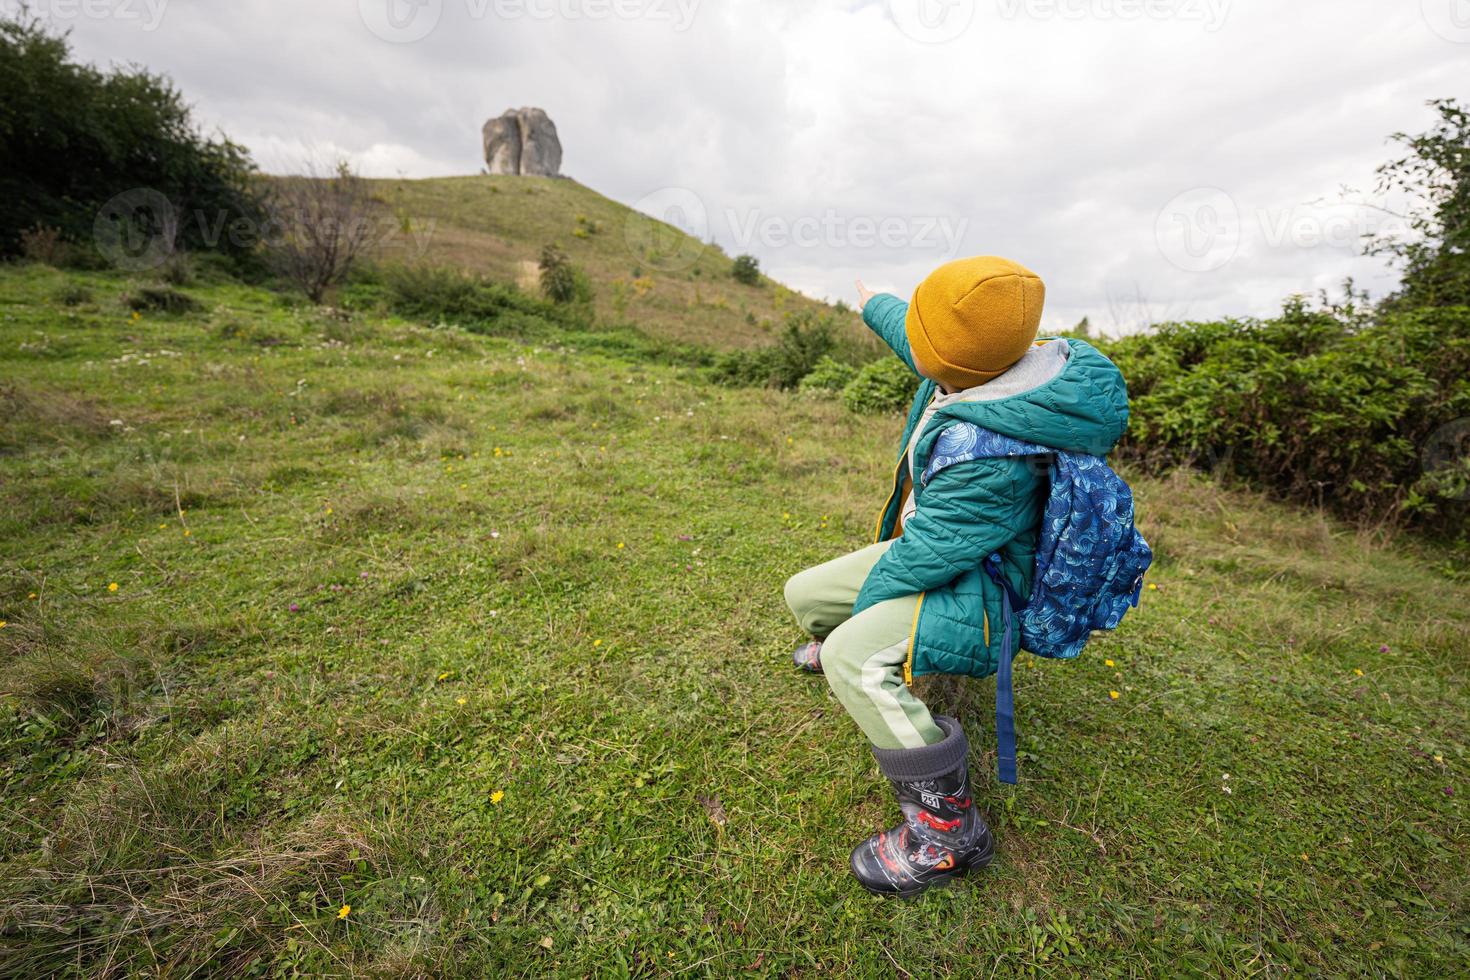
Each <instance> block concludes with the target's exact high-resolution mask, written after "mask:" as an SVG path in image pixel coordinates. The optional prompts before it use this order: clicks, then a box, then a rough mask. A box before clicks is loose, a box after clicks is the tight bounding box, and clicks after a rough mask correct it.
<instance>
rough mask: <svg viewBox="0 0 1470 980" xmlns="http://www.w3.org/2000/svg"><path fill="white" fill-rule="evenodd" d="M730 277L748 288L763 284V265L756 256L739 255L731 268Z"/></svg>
mask: <svg viewBox="0 0 1470 980" xmlns="http://www.w3.org/2000/svg"><path fill="white" fill-rule="evenodd" d="M730 275H731V276H732V277H734V279H735V281H736V282H738V283H741V284H743V285H746V286H759V285H760V284H761V263H760V260H759V259H757V258H756V257H755V256H754V255H737V256H735V262H734V263H733V264H732V265H731V266H730Z"/></svg>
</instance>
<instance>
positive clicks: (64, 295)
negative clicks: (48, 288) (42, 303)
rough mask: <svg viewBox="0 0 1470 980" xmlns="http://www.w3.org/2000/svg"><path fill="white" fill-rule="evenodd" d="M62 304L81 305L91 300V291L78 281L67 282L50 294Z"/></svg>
mask: <svg viewBox="0 0 1470 980" xmlns="http://www.w3.org/2000/svg"><path fill="white" fill-rule="evenodd" d="M51 298H52V299H53V300H55V301H56V302H58V303H60V304H61V305H62V306H81V305H82V304H83V303H90V302H92V291H91V290H90V289H88V288H87V287H86V286H83V285H82V284H81V283H79V282H68V283H66V284H65V285H63V286H61V287H60V288H58V289H57V290H56V292H54V293H52V294H51Z"/></svg>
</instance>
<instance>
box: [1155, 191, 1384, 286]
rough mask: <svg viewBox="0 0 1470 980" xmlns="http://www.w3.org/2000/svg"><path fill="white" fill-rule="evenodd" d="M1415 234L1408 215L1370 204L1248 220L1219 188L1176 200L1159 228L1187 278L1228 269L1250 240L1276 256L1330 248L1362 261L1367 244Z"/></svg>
mask: <svg viewBox="0 0 1470 980" xmlns="http://www.w3.org/2000/svg"><path fill="white" fill-rule="evenodd" d="M1411 231H1412V229H1411V228H1410V227H1409V225H1408V222H1407V220H1406V219H1405V218H1404V217H1403V216H1402V215H1399V214H1396V213H1394V212H1392V211H1390V210H1388V209H1385V208H1382V207H1377V206H1374V205H1372V204H1370V203H1366V202H1365V203H1353V202H1347V201H1338V202H1330V201H1316V202H1308V203H1304V204H1298V205H1293V206H1290V207H1272V208H1256V209H1255V210H1254V211H1253V212H1251V213H1249V214H1242V213H1241V211H1240V209H1239V208H1238V207H1236V204H1235V201H1234V200H1233V199H1232V198H1231V197H1230V195H1229V194H1227V193H1226V192H1225V191H1223V190H1221V189H1220V188H1218V187H1196V188H1193V189H1191V190H1187V191H1185V192H1184V193H1182V194H1179V195H1176V196H1175V197H1174V199H1173V200H1171V201H1170V202H1169V203H1168V204H1166V205H1164V208H1163V210H1161V211H1160V212H1159V215H1158V219H1157V220H1156V221H1155V224H1154V237H1155V240H1156V241H1157V242H1158V246H1159V251H1160V252H1161V253H1162V254H1163V256H1164V257H1165V258H1166V259H1168V260H1169V261H1170V262H1171V263H1173V264H1174V265H1175V266H1177V267H1178V268H1180V269H1184V270H1185V271H1187V272H1214V271H1215V270H1216V269H1220V268H1222V267H1223V266H1225V265H1226V264H1227V263H1228V262H1230V261H1231V260H1232V259H1233V258H1235V255H1236V253H1237V251H1238V250H1239V248H1240V245H1241V242H1242V240H1243V239H1244V238H1245V237H1247V236H1249V238H1250V240H1251V242H1252V243H1255V244H1258V245H1261V246H1264V247H1265V248H1267V249H1270V250H1273V251H1279V250H1282V249H1289V248H1295V249H1318V248H1327V249H1333V250H1336V251H1339V252H1344V253H1348V254H1352V255H1356V254H1359V253H1360V252H1361V251H1362V249H1363V244H1364V242H1366V241H1369V240H1373V239H1378V240H1398V239H1402V238H1404V237H1406V236H1408V235H1409V234H1410V233H1411Z"/></svg>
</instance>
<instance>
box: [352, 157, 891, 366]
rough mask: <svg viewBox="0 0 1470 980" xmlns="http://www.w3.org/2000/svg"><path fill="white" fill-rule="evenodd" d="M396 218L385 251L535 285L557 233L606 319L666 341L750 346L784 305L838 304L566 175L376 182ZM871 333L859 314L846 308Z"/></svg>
mask: <svg viewBox="0 0 1470 980" xmlns="http://www.w3.org/2000/svg"><path fill="white" fill-rule="evenodd" d="M371 184H372V186H373V191H374V196H375V198H376V199H377V200H378V201H379V202H381V203H382V205H383V207H384V208H385V209H386V210H387V211H389V212H391V216H392V217H391V221H390V223H389V225H388V227H390V228H391V227H394V226H395V225H396V228H397V230H396V232H395V233H393V234H391V235H389V236H388V237H387V238H386V240H385V241H384V243H383V247H382V248H381V249H380V251H379V257H380V258H382V259H383V260H386V261H394V262H420V261H422V262H429V263H433V264H439V265H447V266H453V267H458V268H463V269H469V270H473V271H476V272H481V273H484V274H486V275H489V276H491V277H492V278H495V279H498V280H501V281H504V282H515V283H519V284H521V285H522V286H523V287H528V288H530V289H532V290H533V291H534V288H535V284H536V281H537V280H536V264H537V259H538V257H539V256H540V254H541V248H542V246H543V245H545V244H547V243H548V242H555V243H556V244H558V245H560V246H561V247H562V248H563V249H564V250H565V251H566V252H567V254H568V256H569V257H570V258H571V260H572V262H573V263H575V264H576V265H577V266H578V267H579V268H581V269H583V270H584V271H586V272H587V274H588V276H589V278H590V279H591V281H592V284H593V287H594V290H595V304H594V305H595V306H596V309H597V313H598V316H599V318H600V319H602V320H603V321H604V322H612V323H618V322H635V323H637V325H638V326H639V328H640V329H642V330H644V331H645V332H647V333H649V334H651V335H652V336H655V337H659V338H662V339H667V340H674V341H679V342H682V343H693V344H701V345H704V346H707V347H715V348H732V347H749V346H752V345H756V344H759V343H762V342H764V341H766V340H768V339H770V337H771V335H772V334H773V333H774V332H775V331H776V330H777V329H778V328H779V327H780V325H781V322H782V320H783V319H784V317H785V315H786V314H787V313H794V312H798V311H801V310H813V311H818V312H821V313H835V312H837V311H836V310H835V309H834V308H833V307H829V306H828V305H827V304H825V303H821V302H818V301H816V300H813V299H810V298H808V297H806V296H803V295H802V294H800V293H797V292H794V291H792V290H790V289H787V288H786V287H785V286H783V285H781V284H780V283H778V282H775V281H774V280H772V279H768V278H765V277H762V279H761V282H760V284H759V285H756V286H747V285H743V284H741V283H739V282H736V281H735V280H734V279H733V278H731V275H730V265H731V258H730V256H727V255H725V253H724V252H723V251H722V250H721V249H720V248H719V247H718V246H716V245H712V244H710V243H708V242H701V241H700V240H698V239H697V238H693V237H691V236H689V235H687V234H685V233H684V232H683V231H680V230H679V229H677V228H675V227H673V226H672V225H668V224H665V223H663V222H661V221H655V220H654V219H652V218H649V217H647V216H645V215H643V214H640V213H639V212H636V211H634V210H632V209H631V208H629V207H627V206H625V205H622V204H619V203H618V202H616V201H613V200H610V199H609V198H606V197H603V196H602V195H601V194H598V193H597V192H596V191H593V190H590V189H589V188H587V187H584V186H582V185H581V184H579V183H577V182H576V181H574V180H571V179H568V178H552V177H513V176H493V177H492V176H484V175H481V176H475V177H441V178H434V179H428V180H406V179H405V180H376V181H371ZM841 321H842V323H843V325H844V327H845V329H846V330H847V331H848V332H849V333H850V334H851V335H853V336H857V337H861V336H862V334H863V333H864V331H863V328H862V325H861V321H860V320H859V318H858V316H857V315H856V314H855V313H852V312H850V311H849V312H845V313H843V314H842V315H841Z"/></svg>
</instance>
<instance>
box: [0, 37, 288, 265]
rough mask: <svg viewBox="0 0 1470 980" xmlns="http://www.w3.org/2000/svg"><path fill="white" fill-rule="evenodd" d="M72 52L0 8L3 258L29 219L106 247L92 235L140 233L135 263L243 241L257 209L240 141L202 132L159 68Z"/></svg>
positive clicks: (240, 249) (133, 237)
mask: <svg viewBox="0 0 1470 980" xmlns="http://www.w3.org/2000/svg"><path fill="white" fill-rule="evenodd" d="M70 59H71V50H70V45H69V43H68V41H67V37H66V35H65V34H64V33H54V32H52V31H50V30H48V29H47V28H46V27H45V26H44V25H42V24H41V22H40V21H39V20H38V19H37V18H34V17H31V16H29V15H28V14H26V13H24V12H22V13H21V14H19V15H15V16H10V17H0V92H4V93H5V95H4V97H3V98H0V256H3V255H12V254H15V253H16V252H17V251H18V250H19V248H20V242H21V234H22V233H23V232H25V231H26V230H27V229H37V228H55V229H57V230H58V231H59V233H60V234H61V236H62V237H63V238H65V239H66V240H67V241H69V242H71V243H73V244H84V243H92V244H93V246H94V247H95V248H96V249H97V250H98V251H100V252H102V253H103V254H104V255H106V254H107V252H108V249H107V248H106V247H105V245H104V244H103V243H101V242H96V241H94V239H93V236H94V235H104V234H111V235H113V236H114V241H122V242H145V243H149V250H148V253H147V262H146V263H141V264H155V265H156V264H161V263H162V262H163V261H166V260H167V258H168V257H169V255H171V254H172V251H173V249H174V248H175V247H176V246H179V247H183V248H194V249H200V248H208V249H217V250H219V251H223V252H226V253H230V254H234V255H243V254H245V253H247V252H249V251H250V250H252V249H253V248H254V247H255V244H256V236H255V234H254V232H256V231H258V229H259V223H260V217H261V211H260V202H259V197H258V194H257V192H256V190H255V188H254V187H253V184H252V171H253V168H252V166H251V163H250V158H249V155H248V154H247V153H246V152H245V149H244V148H243V147H241V146H239V145H238V144H235V143H232V142H230V141H229V140H227V139H224V138H222V137H221V138H207V137H205V136H203V135H202V134H201V133H200V132H199V131H198V129H197V128H196V126H195V125H194V121H193V119H192V117H191V115H190V110H189V106H188V104H187V103H185V102H184V98H183V96H182V95H181V94H180V93H179V91H178V90H177V89H176V88H174V87H173V84H172V83H171V82H170V81H169V80H168V79H167V78H165V77H163V76H161V75H153V74H150V73H148V72H146V71H144V70H142V69H140V68H136V67H130V68H118V69H112V70H110V71H106V72H103V71H99V70H98V69H96V68H94V67H92V66H90V65H79V64H76V63H74V62H72V61H71V60H70ZM242 229H248V231H245V232H243V233H242ZM109 257H110V256H109Z"/></svg>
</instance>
